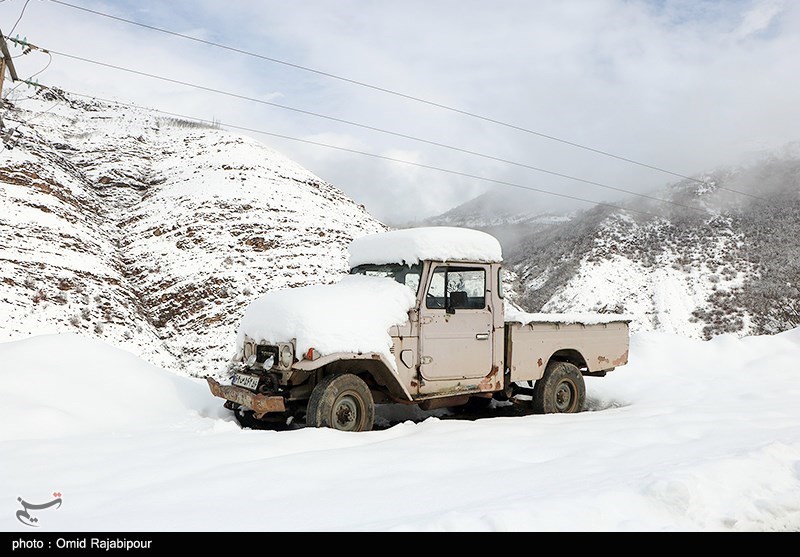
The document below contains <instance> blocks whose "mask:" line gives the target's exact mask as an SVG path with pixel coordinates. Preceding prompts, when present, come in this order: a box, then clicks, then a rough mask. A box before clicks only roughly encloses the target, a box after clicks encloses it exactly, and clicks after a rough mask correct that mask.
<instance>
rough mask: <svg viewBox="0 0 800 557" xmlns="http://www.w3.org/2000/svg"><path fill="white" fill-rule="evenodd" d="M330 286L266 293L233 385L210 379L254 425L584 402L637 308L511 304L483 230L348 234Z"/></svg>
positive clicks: (620, 348) (620, 346)
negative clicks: (380, 407)
mask: <svg viewBox="0 0 800 557" xmlns="http://www.w3.org/2000/svg"><path fill="white" fill-rule="evenodd" d="M350 264H351V274H350V275H349V276H347V277H344V278H343V279H342V280H341V281H340V282H339V283H337V284H333V285H321V286H309V287H304V288H297V289H290V290H281V291H275V292H270V293H268V294H267V295H265V296H263V297H262V298H260V299H258V300H256V301H255V302H253V303H252V304H251V305H250V306H249V307H248V308H247V311H246V312H245V315H244V317H243V319H242V322H241V325H240V328H239V334H238V340H237V354H236V356H235V357H234V358H233V360H232V362H231V366H230V369H229V375H230V377H231V384H230V385H224V384H220V383H219V382H217V381H216V380H214V379H213V378H211V377H208V378H207V380H208V383H209V386H210V388H211V391H212V393H213V394H214V395H215V396H218V397H221V398H224V399H225V400H226V402H225V406H226V407H227V408H229V409H231V410H233V411H234V412H235V413H236V416H237V418H238V419H239V420H240V422H242V423H243V424H246V425H254V424H255V423H257V422H259V421H265V420H267V421H269V420H280V421H285V420H287V419H290V418H295V417H299V418H304V419H305V421H306V424H307V425H310V426H316V427H332V428H335V429H341V430H348V431H364V430H369V429H371V428H372V423H373V419H374V413H375V404H376V403H399V404H418V405H420V406H421V407H422V408H424V409H433V408H445V407H456V406H462V405H473V406H480V405H487V404H488V403H490V402H491V400H492V399H496V400H509V399H511V398H514V397H517V396H519V395H527V396H528V397H530V398H531V399H532V401H531V402H530V404H532V406H533V409H534V410H535V411H537V412H540V413H553V412H564V413H572V412H578V411H580V410H581V409H582V407H583V404H584V401H585V397H586V389H585V384H584V380H583V378H584V376H589V375H591V376H603V375H605V374H606V373H607V372H609V371H612V370H613V369H615V368H616V367H619V366H621V365H624V364H626V363H627V361H628V344H629V342H628V341H629V331H628V325H629V322H630V319H629V318H626V317H625V316H621V315H602V314H587V315H548V314H529V313H523V312H520V311H518V310H516V309H515V308H513V307H512V306H510V305H508V304H506V303H505V302H504V294H503V282H502V252H501V249H500V244H499V243H498V242H497V240H496V239H495V238H493V237H492V236H489V235H488V234H484V233H482V232H478V231H475V230H468V229H458V228H447V227H442V228H418V229H408V230H397V231H393V232H385V233H381V234H375V235H370V236H365V237H363V238H360V239H358V240H355V241H354V242H353V243H352V244H351V246H350Z"/></svg>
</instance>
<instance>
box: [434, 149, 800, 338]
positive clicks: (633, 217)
mask: <svg viewBox="0 0 800 557" xmlns="http://www.w3.org/2000/svg"><path fill="white" fill-rule="evenodd" d="M698 180H699V182H698V181H693V180H685V181H683V182H680V183H677V184H674V185H672V186H670V187H669V188H667V189H666V190H665V191H658V192H651V195H653V196H654V197H659V198H664V199H670V200H672V201H673V202H674V203H676V204H677V205H668V204H663V203H661V204H660V203H656V202H651V201H649V202H641V201H640V200H638V199H637V200H634V201H633V202H631V203H630V204H629V205H628V206H629V207H631V208H632V209H636V210H638V211H640V212H638V213H637V212H626V211H620V210H615V209H613V208H609V207H596V208H594V209H591V210H588V211H584V212H582V213H574V214H570V215H569V216H563V217H561V218H560V222H559V218H550V219H544V220H541V219H539V220H537V219H536V218H534V216H535V215H532V214H530V213H528V214H527V215H528V216H527V217H525V216H524V215H525V213H519V212H515V211H514V210H513V208H514V207H515V205H514V204H512V205H511V207H510V208H509V206H508V204H507V203H503V202H502V200H498V197H499V198H502V192H493V193H491V194H486V195H484V196H481V197H479V198H476V199H475V200H473V201H471V202H469V203H465V204H464V205H462V206H461V207H459V208H456V209H454V210H452V211H449V212H448V213H445V214H443V215H441V216H440V217H437V218H435V219H432V222H437V223H438V222H441V223H448V224H451V225H458V226H475V227H478V228H481V229H483V230H487V231H490V232H492V233H493V234H495V235H497V236H498V237H499V238H501V241H504V246H503V248H504V255H505V258H506V262H507V266H508V267H509V269H510V270H511V271H512V273H509V279H510V280H514V281H515V285H514V291H513V292H512V294H511V296H512V298H513V300H514V302H515V303H518V304H520V305H521V306H522V307H524V308H525V309H526V310H528V311H532V312H538V311H544V312H567V313H570V312H593V311H600V312H618V313H626V314H630V315H632V316H634V317H635V318H636V319H635V320H634V322H633V323H632V328H633V330H634V331H648V330H657V331H665V332H670V333H677V334H681V335H686V336H689V337H693V338H711V337H713V336H715V335H718V334H721V333H736V334H738V335H746V334H772V333H777V332H780V331H785V330H787V329H790V328H793V327H796V326H798V325H800V291H799V290H798V285H800V244H798V241H797V238H798V237H800V143H798V144H790V145H787V146H785V147H784V148H782V149H780V150H777V151H774V152H769V153H765V154H761V155H760V156H757V157H753V158H752V159H751V160H748V161H747V162H746V163H742V164H741V165H740V166H739V167H736V168H726V169H721V170H717V171H714V172H709V173H707V174H705V175H702V176H699V177H698ZM730 190H737V191H740V192H744V193H745V194H746V195H741V194H737V193H734V192H732V191H730ZM510 199H513V196H511V197H510ZM687 207H689V208H687Z"/></svg>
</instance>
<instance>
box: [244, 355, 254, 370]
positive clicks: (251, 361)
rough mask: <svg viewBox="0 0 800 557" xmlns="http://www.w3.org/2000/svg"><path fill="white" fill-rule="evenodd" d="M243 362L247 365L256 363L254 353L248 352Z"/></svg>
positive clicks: (251, 365) (250, 365)
mask: <svg viewBox="0 0 800 557" xmlns="http://www.w3.org/2000/svg"><path fill="white" fill-rule="evenodd" d="M244 364H245V365H246V366H247V367H253V366H254V365H256V355H255V354H250V356H249V357H248V358H247V359H246V360H245V362H244Z"/></svg>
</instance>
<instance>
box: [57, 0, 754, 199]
mask: <svg viewBox="0 0 800 557" xmlns="http://www.w3.org/2000/svg"><path fill="white" fill-rule="evenodd" d="M50 2H52V3H54V4H60V5H62V6H65V7H68V8H73V9H76V10H81V11H83V12H87V13H91V14H94V15H98V16H101V17H105V18H108V19H113V20H115V21H120V22H123V23H128V24H130V25H136V26H138V27H142V28H144V29H149V30H151V31H157V32H159V33H164V34H166V35H172V36H174V37H179V38H182V39H187V40H190V41H194V42H197V43H201V44H204V45H208V46H212V47H215V48H221V49H224V50H227V51H230V52H235V53H237V54H243V55H245V56H250V57H253V58H258V59H260V60H265V61H268V62H273V63H276V64H281V65H284V66H288V67H291V68H295V69H298V70H302V71H306V72H311V73H314V74H317V75H321V76H324V77H328V78H331V79H336V80H339V81H343V82H346V83H350V84H352V85H358V86H359V87H366V88H368V89H372V90H374V91H380V92H382V93H387V94H389V95H394V96H396V97H401V98H404V99H408V100H411V101H414V102H419V103H423V104H426V105H429V106H433V107H436V108H440V109H442V110H447V111H450V112H454V113H456V114H461V115H463V116H469V117H470V118H475V119H478V120H482V121H484V122H489V123H492V124H496V125H498V126H503V127H506V128H510V129H513V130H517V131H521V132H524V133H528V134H531V135H535V136H538V137H541V138H544V139H548V140H551V141H556V142H558V143H562V144H564V145H569V146H571V147H576V148H578V149H583V150H585V151H590V152H592V153H595V154H598V155H603V156H605V157H610V158H613V159H616V160H620V161H623V162H627V163H630V164H634V165H637V166H640V167H643V168H649V169H651V170H656V171H658V172H662V173H664V174H669V175H671V176H675V177H677V178H683V179H685V180H690V181H692V182H696V183H698V184H706V185H707V184H708V183H707V182H706V181H704V180H699V179H697V178H693V177H691V176H687V175H685V174H681V173H680V172H674V171H672V170H669V169H666V168H662V167H659V166H656V165H652V164H648V163H645V162H641V161H637V160H635V159H631V158H628V157H624V156H621V155H616V154H614V153H611V152H609V151H605V150H603V149H598V148H595V147H591V146H588V145H584V144H581V143H577V142H574V141H569V140H567V139H563V138H560V137H557V136H554V135H550V134H546V133H542V132H538V131H536V130H532V129H530V128H525V127H523V126H518V125H516V124H511V123H509V122H504V121H502V120H497V119H495V118H490V117H488V116H483V115H481V114H478V113H476V112H470V111H467V110H462V109H459V108H456V107H453V106H449V105H446V104H442V103H438V102H435V101H431V100H428V99H424V98H422V97H417V96H414V95H410V94H407V93H402V92H400V91H396V90H393V89H388V88H386V87H381V86H378V85H373V84H370V83H366V82H364V81H358V80H355V79H350V78H348V77H344V76H341V75H337V74H334V73H330V72H325V71H321V70H317V69H314V68H311V67H308V66H303V65H300V64H295V63H292V62H287V61H286V60H281V59H278V58H273V57H270V56H265V55H263V54H258V53H256V52H251V51H248V50H244V49H241V48H236V47H233V46H229V45H225V44H222V43H217V42H214V41H208V40H205V39H200V38H198V37H193V36H191V35H186V34H184V33H178V32H176V31H170V30H169V29H163V28H161V27H156V26H154V25H147V24H145V23H140V22H138V21H134V20H131V19H126V18H124V17H119V16H115V15H111V14H108V13H104V12H100V11H98V10H92V9H89V8H85V7H83V6H77V5H75V4H70V3H69V2H64V1H62V0H50ZM719 189H723V190H725V191H729V192H732V193H738V194H740V195H745V196H748V197H753V198H755V199H762V198H760V197H757V196H754V195H751V194H748V193H746V192H742V191H738V190H734V189H729V188H719Z"/></svg>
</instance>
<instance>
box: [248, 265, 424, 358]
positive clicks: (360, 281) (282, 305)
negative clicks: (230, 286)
mask: <svg viewBox="0 0 800 557" xmlns="http://www.w3.org/2000/svg"><path fill="white" fill-rule="evenodd" d="M414 302H415V299H414V295H413V294H412V292H411V290H410V289H409V288H408V287H407V286H405V285H403V284H400V283H398V282H395V281H394V280H392V279H388V278H383V277H367V276H362V275H349V276H345V277H344V278H343V279H342V280H341V281H339V282H338V283H336V284H328V285H316V286H304V287H301V288H291V289H286V290H276V291H273V292H269V293H268V294H266V295H264V296H262V297H260V298H258V299H257V300H255V301H253V302H252V303H251V304H250V305H249V306H248V307H247V310H246V311H245V314H244V317H243V318H242V321H241V324H240V326H239V334H238V338H237V343H236V344H237V349H238V350H241V348H242V345H243V343H244V337H245V335H247V336H248V337H250V338H252V339H254V340H256V341H257V342H262V341H264V342H267V343H276V342H287V341H290V340H292V339H295V340H296V354H298V355H301V354H305V353H306V352H308V349H309V348H314V349H316V350H317V351H318V352H319V353H320V354H322V355H326V354H333V353H336V352H375V353H378V354H382V355H384V356H385V357H386V359H387V360H389V362H390V363H392V364H393V363H394V358H393V357H392V355H391V353H390V352H389V349H390V348H391V346H392V338H391V336H389V329H390V328H391V327H392V326H394V325H402V324H404V323H406V322H407V321H408V310H410V309H412V308H413V307H414Z"/></svg>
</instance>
